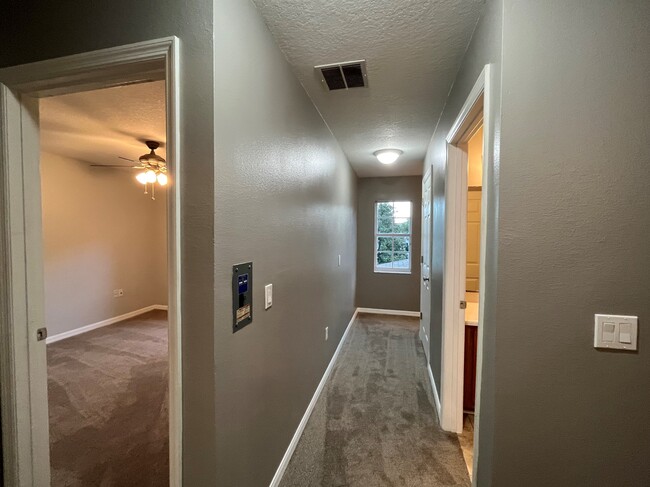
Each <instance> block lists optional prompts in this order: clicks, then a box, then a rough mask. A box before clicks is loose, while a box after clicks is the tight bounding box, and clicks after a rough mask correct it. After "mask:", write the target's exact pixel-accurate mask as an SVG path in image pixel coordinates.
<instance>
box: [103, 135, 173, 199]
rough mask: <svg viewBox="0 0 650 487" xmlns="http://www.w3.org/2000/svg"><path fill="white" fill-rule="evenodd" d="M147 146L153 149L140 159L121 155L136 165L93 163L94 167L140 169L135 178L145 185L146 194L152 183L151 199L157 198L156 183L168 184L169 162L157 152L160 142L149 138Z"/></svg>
mask: <svg viewBox="0 0 650 487" xmlns="http://www.w3.org/2000/svg"><path fill="white" fill-rule="evenodd" d="M145 144H147V147H148V148H149V149H150V150H151V152H149V153H148V154H143V155H141V156H140V157H139V158H138V161H134V160H133V159H127V158H126V157H121V156H120V157H119V158H120V159H123V160H125V161H129V162H132V163H134V164H135V166H123V165H121V164H91V166H92V167H117V168H131V169H137V170H140V171H141V172H139V173H138V174H136V176H135V178H136V179H137V180H138V182H139V183H140V184H143V185H144V194H148V191H147V185H151V199H152V200H155V199H156V183H158V184H159V185H161V186H165V185H167V163H166V162H165V159H163V158H162V157H160V156H159V155H158V154H156V149H157V148H158V147H160V142H156V141H155V140H147V141H146V142H145Z"/></svg>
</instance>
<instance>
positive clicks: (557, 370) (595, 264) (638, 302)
mask: <svg viewBox="0 0 650 487" xmlns="http://www.w3.org/2000/svg"><path fill="white" fill-rule="evenodd" d="M506 4H507V8H506V9H505V23H504V36H503V108H502V132H501V165H500V200H499V215H500V222H499V226H500V229H499V232H500V235H501V236H502V237H501V239H500V242H499V263H498V282H499V286H498V290H497V292H498V300H497V306H496V313H495V314H496V316H497V317H498V320H497V321H496V333H497V337H498V340H497V344H496V360H495V363H494V375H495V377H496V382H495V389H494V394H495V396H496V408H495V411H496V414H495V415H494V416H493V417H492V418H491V419H492V420H493V421H494V428H495V435H494V459H493V465H492V476H491V479H490V480H491V481H492V485H495V486H514V485H521V483H522V479H525V484H526V485H528V486H531V487H535V486H540V487H541V486H547V485H554V486H558V487H564V486H566V487H572V486H578V485H603V486H606V485H620V486H623V485H625V486H630V487H632V486H647V485H648V482H649V481H650V480H649V479H650V463H649V462H648V461H647V458H648V457H650V435H648V434H647V413H648V403H649V402H650V348H649V346H650V343H649V342H648V341H647V340H644V337H646V338H647V336H648V334H647V332H648V323H649V322H650V299H649V296H650V274H648V269H650V250H649V249H650V247H649V245H648V242H649V240H650V197H648V185H649V183H650V173H649V171H648V169H649V168H650V136H649V132H648V127H650V91H649V90H648V80H649V79H650V52H649V50H648V49H649V46H650V3H649V2H647V1H645V0H631V1H625V2H611V1H607V0H591V1H571V2H566V1H562V0H549V1H546V2H517V1H514V0H508V1H507V2H506ZM595 313H612V314H626V315H636V316H638V317H639V327H640V331H639V336H640V341H639V351H638V352H637V353H629V352H623V353H615V352H608V351H600V350H596V349H594V348H593V333H594V331H593V328H594V314H595ZM531 413H533V420H532V421H531ZM522 432H525V433H523V434H522Z"/></svg>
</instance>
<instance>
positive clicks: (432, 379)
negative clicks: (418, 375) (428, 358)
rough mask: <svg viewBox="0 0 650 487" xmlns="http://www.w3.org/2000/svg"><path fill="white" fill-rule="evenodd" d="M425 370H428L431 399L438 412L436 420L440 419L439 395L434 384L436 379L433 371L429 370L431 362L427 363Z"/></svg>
mask: <svg viewBox="0 0 650 487" xmlns="http://www.w3.org/2000/svg"><path fill="white" fill-rule="evenodd" d="M427 371H428V372H429V381H430V382H431V389H432V390H433V401H434V402H435V405H436V412H437V413H438V421H441V420H440V414H441V413H442V406H441V405H440V395H438V387H437V386H436V380H435V379H434V378H433V372H432V371H431V364H427Z"/></svg>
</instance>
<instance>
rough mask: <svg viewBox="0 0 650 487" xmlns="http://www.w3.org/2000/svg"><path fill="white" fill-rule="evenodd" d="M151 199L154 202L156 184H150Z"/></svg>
mask: <svg viewBox="0 0 650 487" xmlns="http://www.w3.org/2000/svg"><path fill="white" fill-rule="evenodd" d="M151 199H152V200H154V201H156V183H151Z"/></svg>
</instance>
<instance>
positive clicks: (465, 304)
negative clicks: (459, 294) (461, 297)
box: [460, 301, 467, 309]
mask: <svg viewBox="0 0 650 487" xmlns="http://www.w3.org/2000/svg"><path fill="white" fill-rule="evenodd" d="M460 309H467V301H461V302H460Z"/></svg>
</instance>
